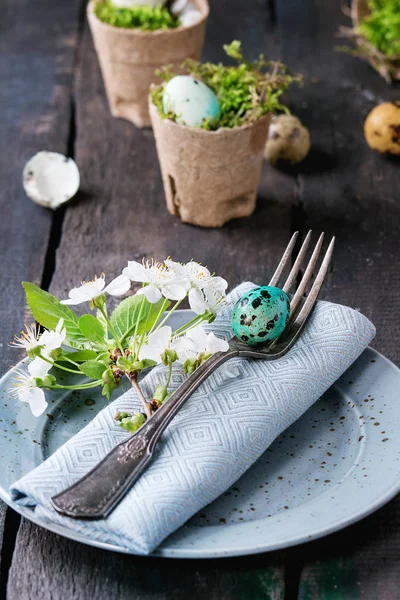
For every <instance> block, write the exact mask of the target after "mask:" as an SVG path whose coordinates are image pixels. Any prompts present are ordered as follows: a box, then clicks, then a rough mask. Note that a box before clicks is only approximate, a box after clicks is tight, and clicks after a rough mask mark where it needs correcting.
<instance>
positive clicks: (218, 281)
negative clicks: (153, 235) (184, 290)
mask: <svg viewBox="0 0 400 600" xmlns="http://www.w3.org/2000/svg"><path fill="white" fill-rule="evenodd" d="M165 264H166V265H167V267H168V268H169V269H171V270H173V271H174V272H175V273H176V274H177V276H178V277H181V278H182V279H186V280H187V281H188V283H189V287H190V289H189V294H188V296H189V304H190V308H191V309H192V310H193V311H194V312H195V313H196V314H198V315H202V314H204V313H206V312H211V313H214V314H216V313H217V312H218V311H219V310H221V309H222V308H224V307H225V306H226V296H225V290H226V288H227V287H228V282H227V281H226V280H225V279H223V278H222V277H218V276H215V275H211V273H210V271H209V270H208V269H207V268H206V267H203V265H200V264H199V263H197V262H194V261H193V260H191V261H190V262H188V263H186V264H180V263H177V262H174V261H172V260H169V259H168V260H166V261H165Z"/></svg>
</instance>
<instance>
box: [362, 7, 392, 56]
mask: <svg viewBox="0 0 400 600" xmlns="http://www.w3.org/2000/svg"><path fill="white" fill-rule="evenodd" d="M368 5H369V8H370V10H371V14H370V15H369V16H368V17H366V18H365V19H364V20H363V21H362V22H361V23H360V24H359V26H358V28H357V30H358V32H359V33H360V34H361V35H363V36H364V37H365V39H366V40H368V42H370V43H371V44H373V45H374V46H375V47H376V48H377V49H378V50H379V51H380V52H382V53H383V54H386V56H390V57H392V56H396V57H398V56H399V55H400V0H369V2H368Z"/></svg>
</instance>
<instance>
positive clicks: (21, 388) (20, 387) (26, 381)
mask: <svg viewBox="0 0 400 600" xmlns="http://www.w3.org/2000/svg"><path fill="white" fill-rule="evenodd" d="M50 369H51V365H50V364H49V363H47V362H45V361H44V360H41V359H40V358H35V360H33V361H32V362H31V363H29V365H28V371H23V370H22V369H16V374H17V377H16V380H15V388H14V389H13V390H12V392H11V394H12V396H13V397H14V398H16V399H17V400H21V402H26V403H27V404H29V407H30V409H31V411H32V414H33V416H34V417H39V416H40V415H41V414H42V413H44V411H45V410H46V408H47V406H48V402H47V401H46V397H45V394H44V391H43V389H42V388H40V387H38V382H37V379H42V378H43V377H45V376H46V375H47V373H48V372H49V370H50Z"/></svg>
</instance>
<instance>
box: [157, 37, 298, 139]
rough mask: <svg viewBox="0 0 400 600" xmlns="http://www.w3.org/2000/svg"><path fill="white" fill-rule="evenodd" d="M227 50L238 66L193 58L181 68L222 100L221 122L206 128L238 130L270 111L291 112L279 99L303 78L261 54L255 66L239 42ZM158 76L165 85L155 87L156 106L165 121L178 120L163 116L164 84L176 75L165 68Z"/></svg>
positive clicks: (206, 123)
mask: <svg viewBox="0 0 400 600" xmlns="http://www.w3.org/2000/svg"><path fill="white" fill-rule="evenodd" d="M224 50H225V52H226V54H227V55H228V56H230V57H231V58H234V59H235V60H236V61H237V63H238V64H237V65H236V66H233V67H231V66H229V67H228V66H225V65H223V64H221V63H218V64H214V63H200V62H198V61H196V60H193V59H188V60H186V61H185V62H184V63H183V64H182V65H181V66H182V68H183V70H184V72H186V73H187V74H190V75H192V76H193V77H195V78H196V79H199V80H200V81H202V82H203V83H205V84H206V85H208V86H209V87H210V88H211V89H212V90H213V91H214V93H215V94H216V96H217V98H218V100H219V103H220V108H221V112H220V117H219V119H218V121H216V122H215V123H213V124H211V123H210V119H207V120H205V121H204V122H203V124H202V128H203V129H207V130H215V129H219V128H220V127H227V128H232V127H239V126H240V125H246V124H249V123H252V122H254V121H256V120H257V119H259V118H260V117H262V115H265V114H266V113H269V112H276V111H284V112H289V111H288V109H287V108H286V107H285V106H284V105H283V104H281V102H280V97H281V96H282V94H283V93H284V92H285V91H286V90H287V88H288V87H289V86H290V85H291V84H292V83H293V82H294V81H299V80H300V79H301V78H300V77H299V76H292V75H290V74H289V73H288V70H287V67H286V66H285V65H283V64H282V63H278V62H272V61H267V60H265V58H264V56H262V55H260V56H259V58H258V60H256V61H255V62H253V63H252V62H249V61H247V60H245V58H244V57H243V54H242V49H241V43H240V42H238V41H234V42H232V43H231V44H229V45H228V46H224ZM158 74H159V75H161V77H162V78H163V79H164V83H163V84H161V85H160V86H156V87H153V89H152V100H153V103H154V104H155V106H156V107H157V108H158V110H159V112H160V115H161V116H162V117H163V118H168V119H171V120H173V121H176V118H177V115H174V114H173V113H169V114H165V113H164V111H163V106H162V97H163V93H164V87H165V83H166V82H168V81H169V80H170V79H172V78H173V77H175V76H176V75H177V73H175V72H174V71H172V70H171V67H165V68H164V69H162V70H161V71H160V72H158Z"/></svg>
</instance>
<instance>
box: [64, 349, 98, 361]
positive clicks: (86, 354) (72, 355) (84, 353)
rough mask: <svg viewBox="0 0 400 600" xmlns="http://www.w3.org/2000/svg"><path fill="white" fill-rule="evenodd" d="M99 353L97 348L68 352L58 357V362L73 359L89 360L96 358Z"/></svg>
mask: <svg viewBox="0 0 400 600" xmlns="http://www.w3.org/2000/svg"><path fill="white" fill-rule="evenodd" d="M96 358H98V354H97V352H96V351H95V350H78V351H77V352H66V353H65V354H62V355H61V356H58V357H57V361H58V362H65V361H68V360H73V361H74V362H86V361H87V360H95V359H96Z"/></svg>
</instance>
